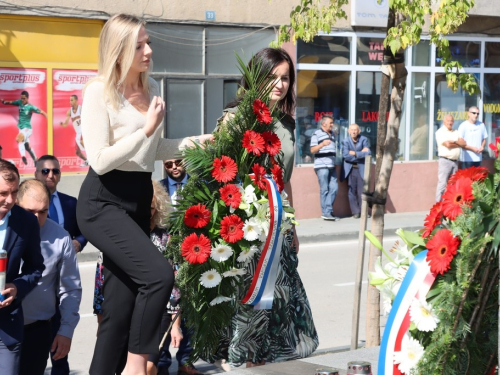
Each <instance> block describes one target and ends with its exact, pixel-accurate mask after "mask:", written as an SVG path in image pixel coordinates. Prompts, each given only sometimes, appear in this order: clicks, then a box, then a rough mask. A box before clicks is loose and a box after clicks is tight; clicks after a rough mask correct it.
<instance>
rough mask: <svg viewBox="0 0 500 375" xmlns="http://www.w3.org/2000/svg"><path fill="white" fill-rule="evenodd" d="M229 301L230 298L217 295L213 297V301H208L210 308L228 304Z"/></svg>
mask: <svg viewBox="0 0 500 375" xmlns="http://www.w3.org/2000/svg"><path fill="white" fill-rule="evenodd" d="M229 301H231V298H229V297H224V296H221V295H218V296H217V297H215V298H214V299H213V300H211V301H210V306H215V305H218V304H219V303H222V302H229Z"/></svg>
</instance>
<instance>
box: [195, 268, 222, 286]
mask: <svg viewBox="0 0 500 375" xmlns="http://www.w3.org/2000/svg"><path fill="white" fill-rule="evenodd" d="M221 280H222V277H221V275H219V273H218V272H217V271H216V270H215V269H213V268H212V269H211V270H210V271H206V272H203V273H202V274H201V276H200V283H201V285H203V286H204V287H205V288H214V287H216V286H217V285H219V283H220V282H221Z"/></svg>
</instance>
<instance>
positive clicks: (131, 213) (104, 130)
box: [77, 14, 209, 375]
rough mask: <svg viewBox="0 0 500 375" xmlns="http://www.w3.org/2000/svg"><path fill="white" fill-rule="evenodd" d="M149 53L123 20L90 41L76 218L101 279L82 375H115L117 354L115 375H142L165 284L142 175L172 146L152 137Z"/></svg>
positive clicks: (148, 187) (156, 124) (131, 21)
mask: <svg viewBox="0 0 500 375" xmlns="http://www.w3.org/2000/svg"><path fill="white" fill-rule="evenodd" d="M151 55H152V50H151V47H150V40H149V36H148V33H147V31H146V28H145V27H144V22H142V21H141V20H139V19H138V18H136V17H134V16H129V15H125V14H118V15H115V16H113V17H111V18H110V19H109V20H108V21H107V22H106V24H105V25H104V27H103V29H102V31H101V35H100V39H99V65H98V76H97V78H95V79H94V80H92V81H91V82H89V83H88V84H87V86H86V88H85V90H84V94H83V104H82V115H81V117H82V125H81V126H82V133H83V140H84V143H85V147H86V150H87V157H88V161H89V164H90V169H89V172H88V174H87V177H86V178H85V181H84V182H83V185H82V188H81V190H80V195H79V203H78V206H77V218H78V225H79V227H80V229H81V231H82V233H83V234H84V236H85V237H86V238H87V239H88V240H89V241H90V242H91V243H92V244H93V245H94V246H96V247H97V248H98V249H99V250H100V251H101V252H102V253H103V263H104V267H105V268H104V277H105V280H106V282H105V284H104V289H103V292H104V302H103V306H102V310H103V318H102V322H101V324H100V328H99V333H98V336H97V342H96V346H95V349H94V356H93V358H92V364H91V366H90V370H89V372H90V374H91V375H96V374H104V375H108V374H114V373H115V371H116V368H117V366H118V363H119V362H120V356H121V353H122V352H123V350H125V349H126V350H128V352H127V363H126V366H125V369H124V370H123V374H125V375H145V374H146V362H147V359H148V355H149V353H154V352H155V351H156V350H158V346H159V343H160V337H159V331H158V327H159V325H160V321H161V317H162V313H163V310H164V309H165V305H166V303H167V300H168V299H169V296H170V292H171V290H172V286H173V281H174V280H173V272H172V268H171V267H168V262H167V260H166V259H165V258H164V257H163V256H162V254H161V253H160V252H159V251H158V250H157V248H156V247H155V246H154V245H153V243H152V242H151V241H150V239H149V232H150V228H149V222H150V216H151V213H150V207H151V206H150V204H151V201H152V198H153V187H152V183H151V173H152V171H153V169H154V161H155V160H164V159H169V158H172V157H174V156H173V155H175V153H176V152H177V150H178V148H179V146H181V140H168V139H163V138H161V126H160V124H161V123H162V121H163V118H164V114H165V103H164V102H163V100H162V99H161V97H160V96H159V95H160V90H159V87H158V85H157V83H156V82H155V81H154V80H153V79H151V78H149V76H148V72H149V70H150V67H151V64H152V61H151ZM199 138H201V139H202V141H203V140H204V139H206V138H209V136H202V137H199ZM190 141H191V140H187V139H184V141H183V143H184V144H189V143H190Z"/></svg>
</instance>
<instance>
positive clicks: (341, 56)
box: [297, 35, 351, 64]
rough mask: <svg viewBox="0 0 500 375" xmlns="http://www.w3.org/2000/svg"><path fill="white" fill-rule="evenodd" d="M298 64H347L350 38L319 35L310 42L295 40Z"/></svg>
mask: <svg viewBox="0 0 500 375" xmlns="http://www.w3.org/2000/svg"><path fill="white" fill-rule="evenodd" d="M297 62H298V63H299V64H301V63H302V64H305V63H307V64H349V63H350V62H351V38H350V37H343V36H331V35H321V36H316V37H314V40H313V41H312V42H310V43H305V42H303V41H302V40H300V39H299V40H298V41H297Z"/></svg>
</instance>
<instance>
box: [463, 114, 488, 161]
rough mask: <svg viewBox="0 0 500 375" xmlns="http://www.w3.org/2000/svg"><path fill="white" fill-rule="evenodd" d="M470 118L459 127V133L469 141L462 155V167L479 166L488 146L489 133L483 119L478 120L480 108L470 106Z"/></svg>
mask: <svg viewBox="0 0 500 375" xmlns="http://www.w3.org/2000/svg"><path fill="white" fill-rule="evenodd" d="M468 116H469V118H468V120H466V121H464V122H462V123H461V124H460V126H459V128H458V135H459V137H460V138H463V139H464V141H465V142H466V143H467V144H466V146H465V147H464V148H463V150H462V154H461V155H460V162H461V165H460V168H461V169H466V168H470V167H472V166H474V167H479V166H480V165H481V160H483V150H484V147H485V146H486V139H487V138H488V133H487V132H486V127H485V126H484V124H483V123H482V122H481V121H477V118H478V116H479V108H477V107H476V106H472V107H470V108H469V114H468Z"/></svg>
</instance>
